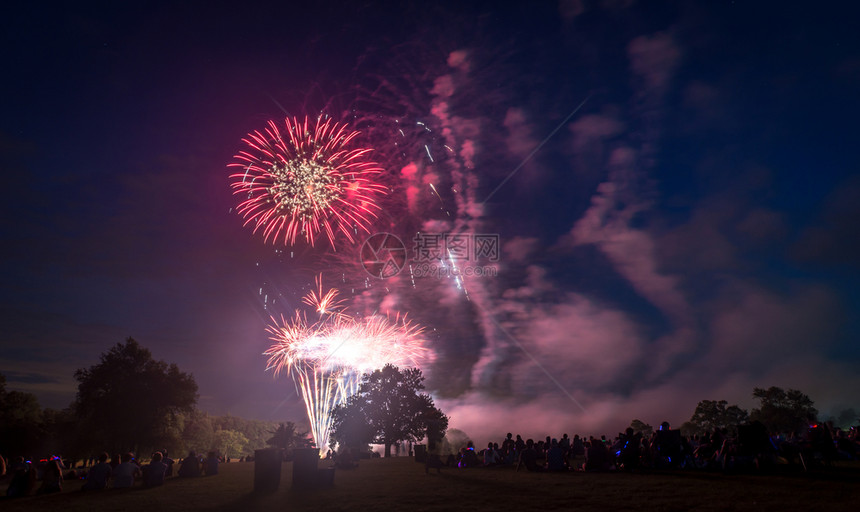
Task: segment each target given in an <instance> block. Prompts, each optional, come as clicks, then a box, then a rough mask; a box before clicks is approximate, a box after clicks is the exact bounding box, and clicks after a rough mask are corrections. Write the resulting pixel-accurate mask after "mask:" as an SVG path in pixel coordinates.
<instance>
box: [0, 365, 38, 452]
mask: <svg viewBox="0 0 860 512" xmlns="http://www.w3.org/2000/svg"><path fill="white" fill-rule="evenodd" d="M42 429H43V425H42V408H41V407H40V406H39V401H38V400H37V399H36V395H34V394H32V393H25V392H23V391H6V377H5V376H4V375H2V374H0V453H3V454H6V455H7V456H8V455H10V454H15V455H27V454H29V453H31V452H32V451H33V450H36V449H37V448H39V446H38V444H39V439H40V438H41V437H42V435H41V434H42Z"/></svg>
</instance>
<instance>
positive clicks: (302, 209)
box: [228, 117, 388, 247]
mask: <svg viewBox="0 0 860 512" xmlns="http://www.w3.org/2000/svg"><path fill="white" fill-rule="evenodd" d="M358 133H359V132H357V131H353V130H350V129H348V128H347V127H346V125H343V124H339V123H335V122H332V120H331V119H325V120H323V119H322V118H318V119H317V120H316V122H314V121H310V120H309V119H308V118H307V117H305V118H304V120H303V121H300V120H299V119H297V118H292V119H290V118H286V119H284V123H283V125H279V124H276V123H275V122H274V121H269V125H268V127H267V128H266V129H265V130H263V131H262V132H260V131H254V132H252V133H249V134H248V136H247V137H246V138H244V139H242V142H244V143H245V144H246V145H247V147H246V148H245V149H244V150H242V151H240V152H239V153H238V154H237V155H236V156H235V157H234V158H235V159H236V161H235V162H233V163H230V164H229V165H228V167H236V168H239V169H241V172H237V173H235V174H231V175H230V179H231V180H232V182H231V184H230V186H231V187H232V188H233V194H235V195H239V196H243V197H244V200H243V201H242V202H241V203H240V204H239V207H238V211H239V214H241V215H242V216H243V217H244V218H245V225H246V226H247V225H248V224H253V225H254V232H255V233H256V232H257V231H262V233H263V239H264V240H265V241H266V242H268V241H269V240H271V241H272V243H277V242H278V241H279V240H282V241H283V242H284V244H288V243H289V244H291V245H292V244H295V242H296V238H297V237H302V238H304V239H305V241H307V242H308V243H309V244H311V245H312V246H313V245H314V242H315V240H316V239H317V238H318V236H319V235H320V234H324V235H325V236H326V237H327V238H328V240H329V242H330V243H331V244H332V247H334V239H335V237H336V236H337V234H338V233H342V234H343V235H344V236H345V237H346V238H347V240H349V241H350V242H354V241H355V239H356V235H357V234H358V231H359V230H361V231H364V232H369V225H370V223H371V221H372V220H373V219H375V218H376V216H377V212H378V211H379V209H380V207H379V205H378V204H377V201H376V198H377V197H378V196H380V195H382V194H385V193H387V191H388V189H387V188H386V187H385V186H383V185H380V184H379V183H376V181H375V180H377V179H378V178H379V175H380V174H381V173H382V168H381V167H380V166H379V165H378V164H377V163H376V162H373V161H372V160H370V159H369V158H368V157H369V154H370V152H371V150H370V149H368V148H356V147H354V145H355V144H354V139H355V138H356V136H357V135H358Z"/></svg>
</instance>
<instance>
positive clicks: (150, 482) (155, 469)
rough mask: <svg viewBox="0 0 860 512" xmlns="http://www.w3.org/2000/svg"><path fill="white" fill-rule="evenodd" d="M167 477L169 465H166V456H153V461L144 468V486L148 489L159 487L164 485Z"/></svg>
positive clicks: (155, 454) (156, 454) (159, 453)
mask: <svg viewBox="0 0 860 512" xmlns="http://www.w3.org/2000/svg"><path fill="white" fill-rule="evenodd" d="M166 475H167V464H165V463H164V456H163V455H161V452H155V453H153V454H152V460H151V461H150V462H149V464H148V465H147V466H146V467H145V468H143V485H145V486H146V487H157V486H159V485H162V484H164V477H165V476H166Z"/></svg>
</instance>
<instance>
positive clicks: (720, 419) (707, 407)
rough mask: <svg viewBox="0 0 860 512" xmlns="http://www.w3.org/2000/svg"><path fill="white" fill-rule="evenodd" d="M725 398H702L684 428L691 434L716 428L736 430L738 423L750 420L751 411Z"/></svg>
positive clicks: (702, 432)
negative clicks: (731, 403) (729, 403)
mask: <svg viewBox="0 0 860 512" xmlns="http://www.w3.org/2000/svg"><path fill="white" fill-rule="evenodd" d="M727 404H728V402H726V401H725V400H719V401H717V400H702V401H701V402H699V404H698V405H696V410H695V412H693V416H692V417H691V418H690V421H688V422H686V423H685V424H684V430H685V431H686V430H688V429H689V433H691V434H699V435H701V434H704V433H706V432H713V431H714V429H716V428H719V429H729V430H734V429H736V428H737V426H738V425H740V424H743V423H747V422H748V421H749V413H747V411H745V410H743V409H741V408H740V407H738V406H737V405H729V406H728V407H726V405H727Z"/></svg>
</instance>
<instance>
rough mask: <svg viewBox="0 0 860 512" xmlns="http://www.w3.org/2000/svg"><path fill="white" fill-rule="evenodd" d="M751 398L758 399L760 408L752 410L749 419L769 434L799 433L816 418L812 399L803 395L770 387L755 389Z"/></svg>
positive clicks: (794, 390) (794, 391) (792, 390)
mask: <svg viewBox="0 0 860 512" xmlns="http://www.w3.org/2000/svg"><path fill="white" fill-rule="evenodd" d="M753 398H758V399H759V400H760V402H761V407H759V408H758V409H753V410H752V413H751V414H750V419H751V420H753V421H760V422H762V423H764V426H765V427H767V429H768V430H769V431H771V432H795V433H798V434H799V433H801V432H804V431H805V430H806V428H807V427H808V420H809V419H810V418H812V419H815V418H816V417H817V416H818V410H816V409H815V407H813V406H812V405H813V402H812V399H811V398H809V397H808V396H807V395H805V394H804V393H802V392H800V391H798V390H796V389H789V390H788V391H784V390H783V389H782V388H778V387H776V386H771V387H769V388H767V389H763V388H755V389H754V390H753Z"/></svg>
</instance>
